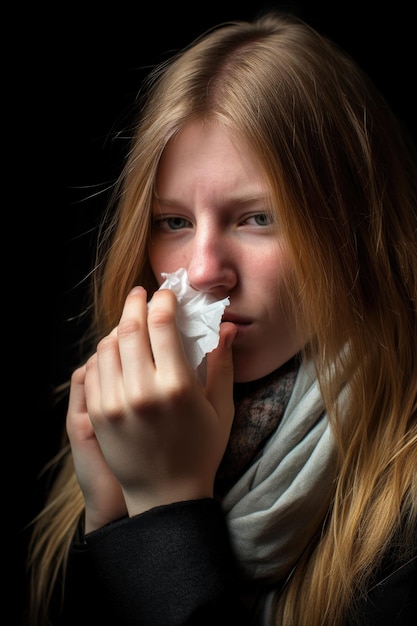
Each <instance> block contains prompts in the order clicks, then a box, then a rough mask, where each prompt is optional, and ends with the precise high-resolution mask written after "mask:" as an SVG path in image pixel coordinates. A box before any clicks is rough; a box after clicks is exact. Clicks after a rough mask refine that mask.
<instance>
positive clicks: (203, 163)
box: [157, 121, 267, 195]
mask: <svg viewBox="0 0 417 626" xmlns="http://www.w3.org/2000/svg"><path fill="white" fill-rule="evenodd" d="M255 182H256V184H257V186H258V187H262V188H263V189H265V186H266V182H267V180H266V174H265V172H264V170H263V168H262V166H261V164H260V162H259V160H258V158H257V156H256V155H255V153H254V151H253V150H252V149H251V148H250V147H249V145H248V143H247V142H246V140H244V138H242V137H239V136H237V135H236V133H231V132H230V130H229V129H228V128H227V127H225V126H224V125H222V124H220V123H217V122H210V123H207V122H204V123H202V122H196V121H193V122H188V123H187V124H186V125H185V126H184V127H183V128H182V129H181V131H180V132H179V133H178V134H176V135H175V136H174V137H172V138H171V139H170V141H169V142H168V144H167V146H166V147H165V150H164V152H163V154H162V157H161V160H160V163H159V167H158V172H157V189H158V195H159V194H160V192H161V187H163V188H165V187H167V186H168V187H170V188H172V189H173V190H174V189H175V188H177V187H181V186H184V185H185V184H188V183H189V184H192V183H194V184H198V185H199V186H200V187H204V186H206V187H207V188H209V187H210V186H213V185H216V186H219V185H221V186H222V187H223V188H225V189H227V188H230V189H233V188H235V187H236V186H239V187H241V186H242V185H246V184H250V186H253V185H254V184H255Z"/></svg>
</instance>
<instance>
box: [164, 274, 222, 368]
mask: <svg viewBox="0 0 417 626" xmlns="http://www.w3.org/2000/svg"><path fill="white" fill-rule="evenodd" d="M161 276H162V277H163V278H165V280H164V282H163V283H162V285H161V286H160V287H159V289H171V290H172V291H173V292H174V293H175V295H176V297H177V301H178V303H179V306H178V309H177V324H178V328H179V330H180V333H181V338H182V342H183V345H184V350H185V353H186V356H187V359H188V361H189V363H190V364H191V367H192V368H193V369H195V370H196V369H197V368H198V367H199V365H200V364H201V363H202V361H203V359H204V357H205V356H206V354H207V353H208V352H211V351H212V350H214V349H215V348H216V347H217V345H218V343H219V330H220V322H221V319H222V315H223V313H224V310H225V308H226V307H227V306H228V305H229V304H230V299H229V298H228V297H227V298H223V300H216V298H214V297H213V296H211V295H209V294H207V293H204V292H203V291H197V290H196V289H193V287H191V285H190V283H189V282H188V275H187V271H186V270H185V269H184V268H180V269H178V270H177V271H176V272H173V273H172V274H168V273H165V272H163V273H161Z"/></svg>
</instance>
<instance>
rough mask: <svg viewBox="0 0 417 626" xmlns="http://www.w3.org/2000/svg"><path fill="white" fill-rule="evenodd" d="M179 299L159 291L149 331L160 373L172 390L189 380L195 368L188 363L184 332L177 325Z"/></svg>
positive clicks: (152, 311)
mask: <svg viewBox="0 0 417 626" xmlns="http://www.w3.org/2000/svg"><path fill="white" fill-rule="evenodd" d="M176 311H177V299H176V297H175V294H174V293H173V292H172V291H171V290H168V289H161V290H159V291H157V292H156V293H155V294H154V295H153V298H152V302H151V306H150V310H149V317H148V328H149V337H150V342H151V345H152V352H153V358H154V361H155V367H156V372H157V374H158V377H159V379H160V380H162V381H164V383H165V384H166V385H167V386H169V384H170V382H173V383H177V382H178V377H182V376H184V374H185V375H186V376H187V377H188V376H189V375H190V372H191V368H190V366H189V364H188V361H187V360H186V357H185V353H184V348H183V345H182V341H181V336H180V332H179V330H178V327H177V324H176Z"/></svg>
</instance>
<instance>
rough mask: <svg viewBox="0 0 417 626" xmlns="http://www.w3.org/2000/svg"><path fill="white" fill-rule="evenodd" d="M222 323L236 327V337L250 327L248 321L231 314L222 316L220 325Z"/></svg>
mask: <svg viewBox="0 0 417 626" xmlns="http://www.w3.org/2000/svg"><path fill="white" fill-rule="evenodd" d="M223 322H231V323H232V324H234V325H235V326H237V337H239V336H241V335H242V334H244V333H245V332H246V331H247V330H248V329H249V328H250V326H251V325H252V321H251V320H248V319H247V318H243V317H241V316H239V315H233V313H232V314H231V313H227V315H223V317H222V323H223Z"/></svg>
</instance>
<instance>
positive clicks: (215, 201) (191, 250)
mask: <svg viewBox="0 0 417 626" xmlns="http://www.w3.org/2000/svg"><path fill="white" fill-rule="evenodd" d="M156 192H157V197H158V200H157V202H155V207H154V213H155V220H156V227H155V229H154V233H153V237H152V246H151V250H150V261H151V265H152V269H153V271H154V274H155V276H156V277H157V279H158V280H159V281H160V283H161V282H162V280H163V279H161V277H160V276H161V272H173V271H175V270H177V269H178V268H179V267H185V268H186V269H187V272H188V278H189V280H190V283H191V285H192V287H194V289H197V290H198V291H204V292H208V293H211V294H213V295H214V296H216V297H217V298H218V299H221V298H224V297H226V296H230V306H228V307H227V309H226V311H225V315H224V317H223V320H230V321H232V322H233V323H235V324H237V327H238V331H237V337H236V339H235V341H234V344H233V354H234V377H235V381H236V382H246V381H250V380H256V379H257V378H261V377H262V376H265V375H266V374H268V373H269V372H271V371H273V370H275V369H276V368H277V367H279V366H280V365H282V364H283V363H285V362H286V361H287V360H288V359H289V358H290V357H291V356H293V355H294V354H295V353H296V352H297V351H298V350H299V348H300V346H299V345H298V343H297V338H296V336H295V332H294V328H293V327H292V326H291V314H290V313H289V311H290V305H289V301H288V298H287V297H286V293H285V282H284V279H285V277H286V275H287V273H288V272H289V270H290V264H289V258H288V253H287V251H286V248H285V245H284V242H283V241H280V240H279V237H278V241H277V231H276V229H275V228H273V227H272V226H271V219H270V216H271V207H270V206H269V204H268V199H267V196H268V187H267V184H266V182H265V181H264V180H263V177H262V172H261V170H260V167H259V165H258V163H257V161H256V160H255V159H254V157H253V155H252V153H251V152H250V150H248V149H247V148H246V146H245V145H244V144H242V143H241V141H239V139H236V138H232V137H230V136H229V134H228V133H227V129H226V128H224V127H223V126H221V125H220V124H216V123H209V124H207V123H206V124H202V123H199V122H195V123H189V124H187V125H186V126H185V128H184V129H183V130H182V131H181V132H180V133H179V135H177V136H176V137H175V138H173V139H172V140H171V141H170V143H169V144H168V146H167V147H166V149H165V151H164V154H163V156H162V159H161V161H160V165H159V169H158V177H157V184H156ZM288 319H289V320H290V321H288Z"/></svg>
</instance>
